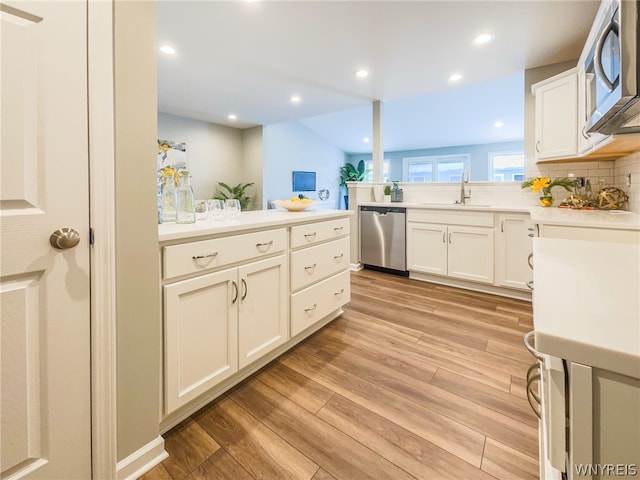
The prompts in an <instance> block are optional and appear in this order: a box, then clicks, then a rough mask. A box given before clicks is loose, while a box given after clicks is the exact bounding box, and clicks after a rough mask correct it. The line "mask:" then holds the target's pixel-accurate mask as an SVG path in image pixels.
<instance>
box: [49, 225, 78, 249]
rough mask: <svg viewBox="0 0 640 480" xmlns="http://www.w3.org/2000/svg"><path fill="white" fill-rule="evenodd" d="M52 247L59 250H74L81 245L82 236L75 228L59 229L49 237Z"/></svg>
mask: <svg viewBox="0 0 640 480" xmlns="http://www.w3.org/2000/svg"><path fill="white" fill-rule="evenodd" d="M49 243H50V244H51V246H52V247H53V248H55V249H58V250H66V249H68V248H73V247H75V246H76V245H78V243H80V234H79V233H78V232H76V231H75V230H74V229H73V228H68V227H64V228H59V229H58V230H56V231H55V232H53V233H52V234H51V236H50V237H49Z"/></svg>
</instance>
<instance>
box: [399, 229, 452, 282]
mask: <svg viewBox="0 0 640 480" xmlns="http://www.w3.org/2000/svg"><path fill="white" fill-rule="evenodd" d="M407 268H408V269H409V270H410V271H413V272H422V273H431V274H435V275H446V274H447V227H446V226H444V225H435V224H430V223H411V222H409V223H407Z"/></svg>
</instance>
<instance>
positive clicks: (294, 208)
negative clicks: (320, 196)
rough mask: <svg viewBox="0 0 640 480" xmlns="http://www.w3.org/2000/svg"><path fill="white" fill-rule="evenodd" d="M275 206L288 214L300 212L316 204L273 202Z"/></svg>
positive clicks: (288, 201)
mask: <svg viewBox="0 0 640 480" xmlns="http://www.w3.org/2000/svg"><path fill="white" fill-rule="evenodd" d="M273 203H275V204H276V205H277V206H279V207H282V208H284V209H286V210H288V211H290V212H301V211H303V210H306V209H307V208H309V207H312V206H313V205H315V203H316V202H313V201H311V202H292V201H291V200H275V201H274V202H273Z"/></svg>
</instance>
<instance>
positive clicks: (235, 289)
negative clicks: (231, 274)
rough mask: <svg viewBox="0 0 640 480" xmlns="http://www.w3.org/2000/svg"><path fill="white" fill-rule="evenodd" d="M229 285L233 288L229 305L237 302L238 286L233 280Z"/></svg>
mask: <svg viewBox="0 0 640 480" xmlns="http://www.w3.org/2000/svg"><path fill="white" fill-rule="evenodd" d="M231 285H232V286H233V298H232V299H231V303H236V302H237V301H238V284H237V283H236V282H235V280H231Z"/></svg>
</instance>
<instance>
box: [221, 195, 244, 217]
mask: <svg viewBox="0 0 640 480" xmlns="http://www.w3.org/2000/svg"><path fill="white" fill-rule="evenodd" d="M224 203H225V210H226V212H227V218H229V219H230V220H233V219H235V218H237V217H238V215H240V200H237V199H235V198H229V199H227V200H226V201H225V202H224Z"/></svg>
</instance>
